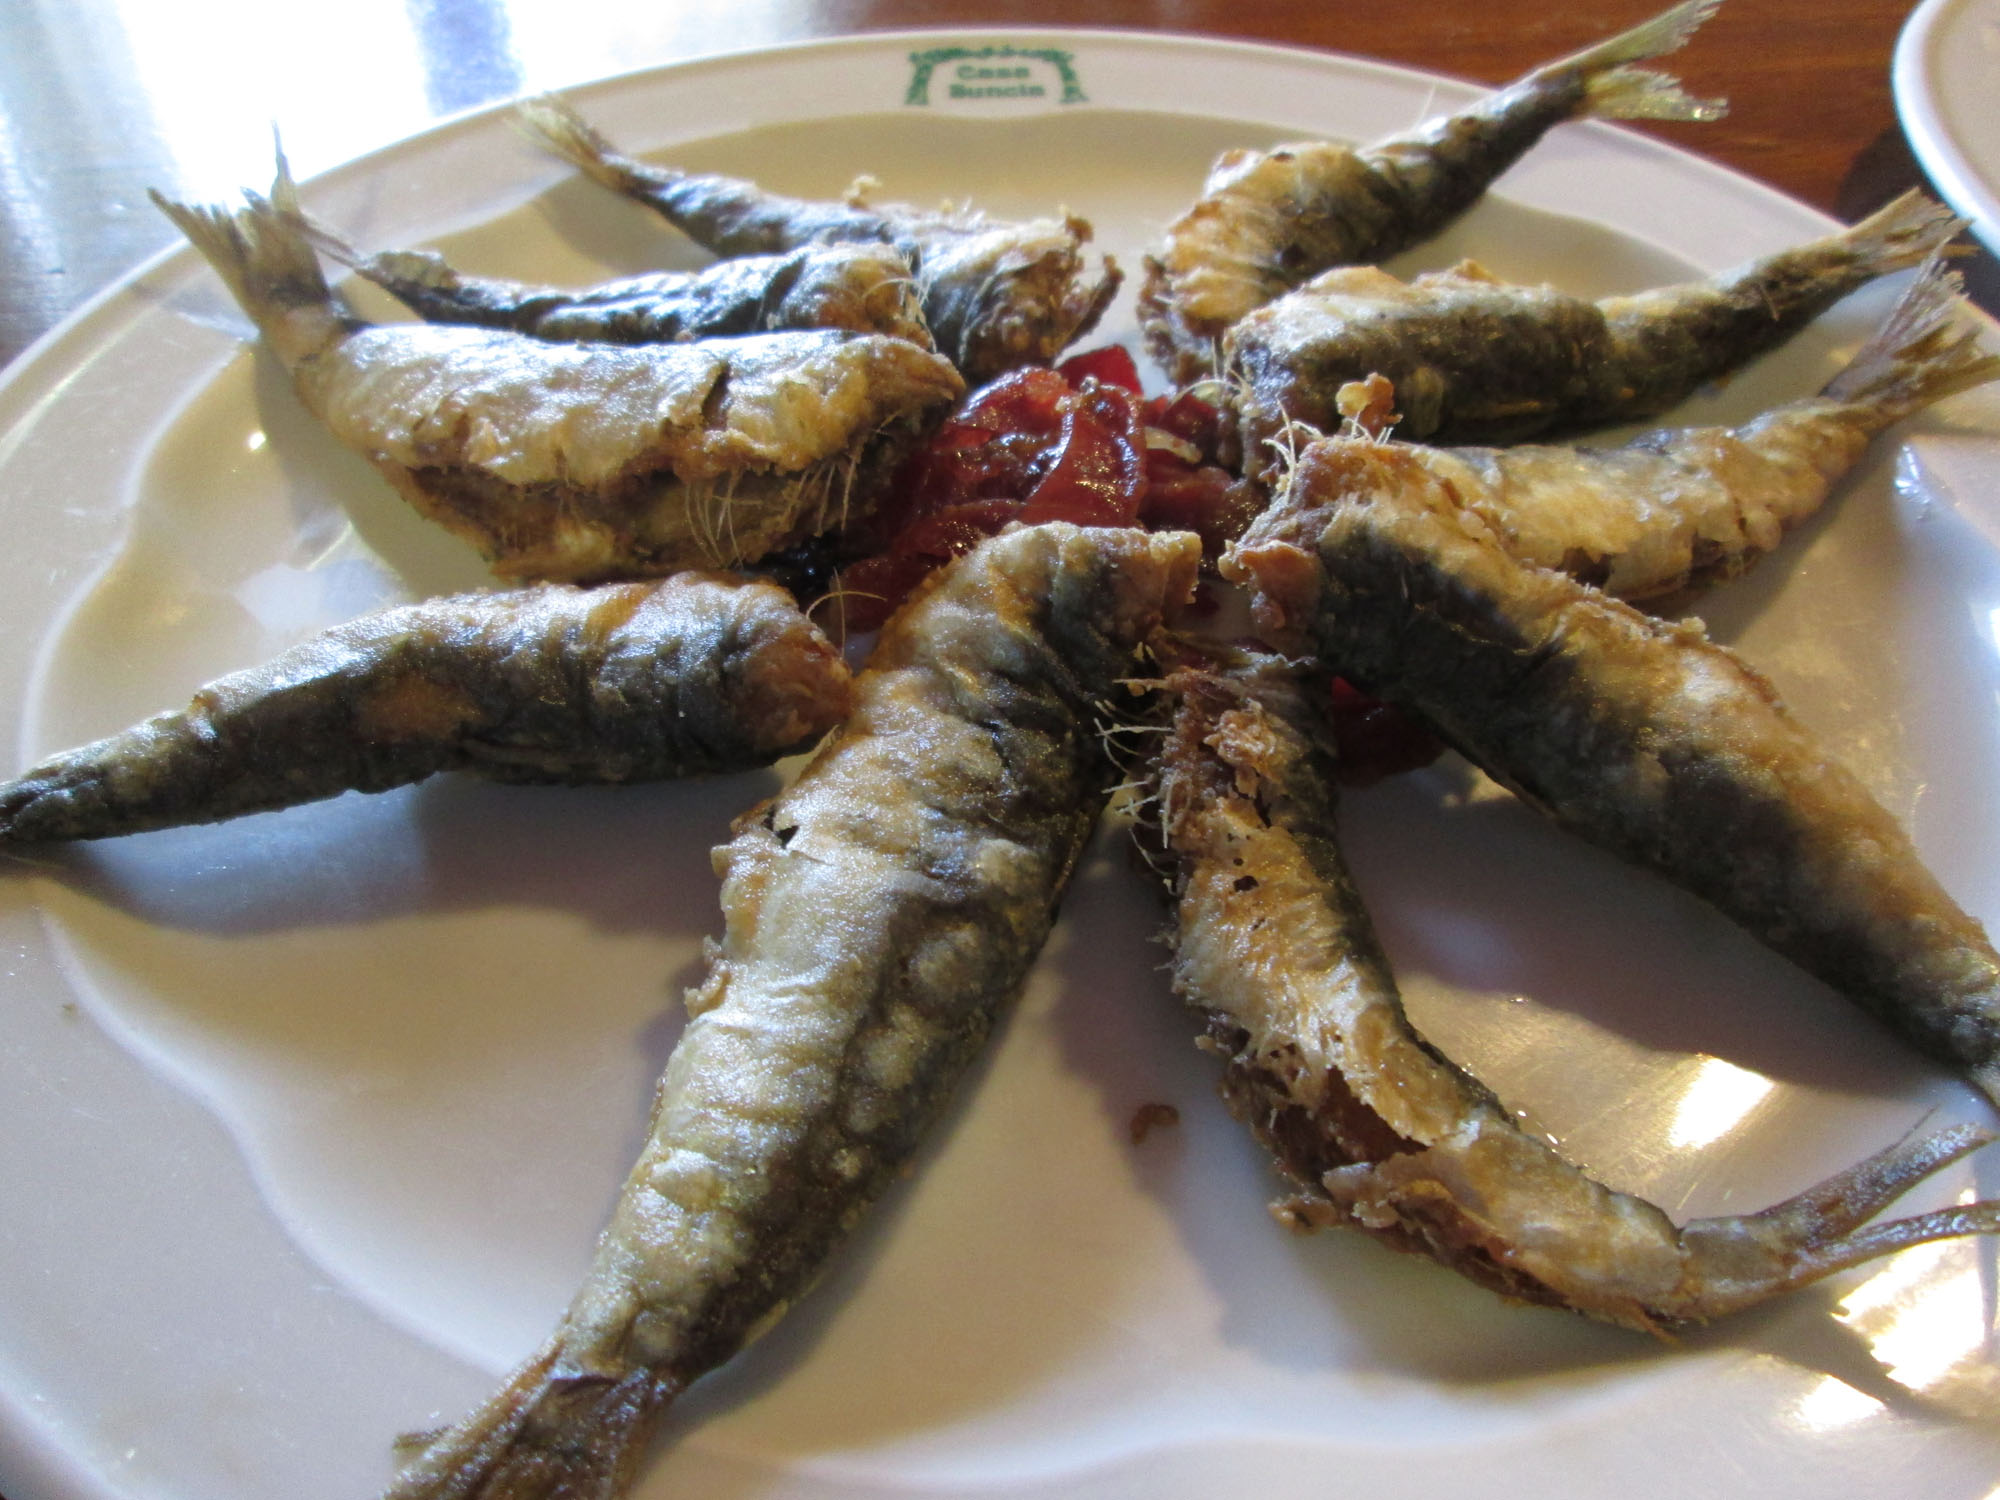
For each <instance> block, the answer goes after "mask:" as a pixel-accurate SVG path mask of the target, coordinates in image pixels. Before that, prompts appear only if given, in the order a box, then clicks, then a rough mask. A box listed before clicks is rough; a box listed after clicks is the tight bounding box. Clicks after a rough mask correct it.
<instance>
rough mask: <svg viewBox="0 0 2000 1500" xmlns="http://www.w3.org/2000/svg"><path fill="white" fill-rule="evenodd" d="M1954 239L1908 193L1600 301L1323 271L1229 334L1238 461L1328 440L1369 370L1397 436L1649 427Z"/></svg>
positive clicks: (1487, 282)
mask: <svg viewBox="0 0 2000 1500" xmlns="http://www.w3.org/2000/svg"><path fill="white" fill-rule="evenodd" d="M1963 227H1964V226H1963V221H1961V220H1959V219H1957V218H1955V217H1953V216H1952V215H1951V213H1950V212H1949V211H1948V210H1946V209H1944V208H1943V207H1941V206H1939V205H1938V204H1936V203H1934V202H1932V201H1931V200H1930V199H1928V198H1925V197H1924V196H1923V195H1922V194H1921V193H1917V192H1914V191H1913V192H1911V193H1908V194H1905V195H1904V196H1903V197H1901V198H1899V199H1897V200H1895V201H1894V202H1892V203H1890V204H1888V205H1887V206H1886V207H1884V208H1882V209H1880V210H1879V211H1878V212H1876V213H1875V214H1873V215H1871V216H1870V217H1869V218H1867V219H1865V220H1863V221H1862V222H1861V223H1859V224H1856V225H1853V226H1852V227H1851V228H1848V229H1845V230H1843V231H1841V232H1839V233H1838V234H1833V235H1828V236H1826V237H1825V238H1823V239H1819V240H1814V241H1810V242H1808V243H1806V244H1803V245H1799V246H1795V247H1794V248H1792V249H1790V250H1787V251H1781V252H1779V253H1778V254H1776V255H1771V256H1766V257H1763V258H1761V259H1759V260H1755V261H1752V262H1750V263H1748V264H1746V265H1743V266H1739V267H1737V268H1736V269H1734V270H1732V271H1726V272H1723V273H1721V274H1720V275H1717V276H1715V277H1711V278H1709V279H1707V280H1703V281H1692V282H1686V283H1683V284H1680V285H1677V286H1671V287H1664V288H1659V289H1656V290H1654V291H1650V292H1646V293H1642V294H1639V295H1636V296H1628V297H1612V298H1606V299H1604V300H1602V301H1600V302H1589V301H1585V300H1583V299H1581V298H1576V297H1571V296H1568V295H1567V294H1565V293H1562V292H1559V291H1557V290H1556V289H1555V288H1553V287H1547V286H1539V287H1531V286H1515V285H1512V284H1509V283H1506V282H1502V281H1499V280H1497V279H1495V278H1494V277H1492V276H1491V275H1489V274H1488V273H1487V272H1485V271H1484V270H1483V269H1481V268H1480V267H1478V266H1476V265H1474V264H1472V263H1471V262H1465V263H1463V264H1461V265H1459V266H1457V267H1455V268H1453V269H1452V270H1449V271H1442V272H1436V273H1432V274H1430V275H1425V276H1419V277H1417V278H1416V279H1415V280H1413V281H1409V282H1404V281H1400V280H1398V279H1397V278H1396V277H1393V276H1391V275H1389V274H1388V273H1387V272H1385V271H1381V270H1377V269H1374V268H1372V267H1350V268H1345V269H1341V270H1335V271H1329V272H1327V273H1326V274H1325V275H1323V276H1320V277H1318V278H1316V279H1315V280H1313V281H1310V282H1308V283H1306V285H1304V286H1302V287H1300V288H1299V289H1298V290H1297V291H1295V292H1292V293H1289V294H1288V295H1286V296H1284V297H1281V298H1279V299H1278V300H1277V301H1275V302H1272V303H1270V304H1269V305H1267V306H1265V307H1262V308H1259V309H1258V310H1257V311H1256V312H1253V313H1251V314H1249V315H1248V316H1246V317H1245V318H1244V319H1242V321H1240V322H1239V323H1237V324H1236V326H1235V327H1234V328H1233V329H1232V330H1231V331H1230V333H1229V335H1228V338H1227V340H1226V342H1225V363H1226V365H1227V367H1228V369H1229V371H1230V378H1231V381H1232V384H1233V385H1234V386H1235V387H1236V388H1237V390H1238V392H1239V396H1238V401H1237V407H1238V422H1239V427H1240V429H1241V438H1242V445H1243V453H1244V455H1245V463H1246V466H1249V467H1254V468H1257V469H1259V470H1262V471H1264V472H1268V471H1269V469H1270V467H1271V464H1272V462H1273V457H1272V444H1273V442H1274V441H1276V440H1279V439H1280V438H1281V435H1282V433H1283V431H1284V429H1285V428H1286V426H1287V425H1288V424H1290V423H1299V424H1303V425H1304V426H1307V427H1311V428H1315V429H1317V430H1318V431H1321V432H1332V431H1336V430H1338V428H1339V426H1340V413H1339V409H1338V405H1337V401H1338V395H1339V391H1340V388H1341V387H1342V386H1343V385H1346V384H1348V383H1349V382H1351V381H1357V380H1365V379H1366V378H1367V377H1369V376H1370V375H1376V374H1379V375H1382V376H1385V377H1387V378H1388V379H1389V380H1390V381H1391V382H1393V383H1394V385H1395V387H1396V395H1397V404H1398V406H1399V408H1400V410H1401V418H1402V419H1401V423H1400V425H1399V427H1398V432H1399V434H1400V435H1401V436H1403V437H1406V438H1413V439H1434V440H1436V441H1439V442H1449V443H1492V442H1501V443H1505V442H1514V441H1518V440H1520V439H1523V438H1528V437H1534V436H1537V435H1540V434H1545V433H1554V432H1559V431H1579V430H1583V429H1587V428H1590V427H1599V426H1605V425H1608V424H1612V423H1617V422H1626V421H1638V420H1642V419H1644V418H1647V417H1653V416H1657V415H1659V414H1660V413H1662V412H1664V411H1666V410H1667V409H1668V408H1669V407H1671V406H1673V405H1674V404H1675V403H1676V402H1678V401H1680V400H1682V399H1684V398H1685V397H1687V396H1689V395H1691V394H1692V393H1693V392H1694V391H1696V390H1698V389H1699V388H1700V387H1701V386H1702V385H1704V384H1706V383H1708V382H1709V381H1712V380H1715V379H1718V378H1720V377H1721V376H1723V375H1726V374H1728V373H1729V372H1730V371H1732V370H1735V369H1738V368H1740V367H1741V366H1743V365H1744V364H1746V363H1748V362H1749V361H1750V360H1752V359H1754V358H1756V357H1757V356H1759V355H1762V354H1765V353H1768V352H1769V351H1770V350H1772V349H1774V348H1776V347H1777V346H1778V345H1779V344H1781V343H1783V342H1784V341H1785V340H1786V339H1788V338H1790V337H1791V336H1792V335H1793V334H1795V333H1797V332H1798V331H1799V330H1800V329H1802V328H1803V327H1805V326H1806V324H1807V323H1809V322H1810V321H1811V320H1812V319H1813V318H1815V317H1817V316H1818V315H1819V314H1820V313H1821V312H1823V311H1825V310H1826V309H1827V308H1828V307H1831V306H1832V305H1833V304H1834V303H1835V302H1837V301H1839V300H1840V299H1841V298H1842V297H1844V296H1846V295H1847V294H1848V293H1849V292H1852V291H1854V290H1855V289H1856V288H1857V287H1860V286H1862V285H1864V284H1865V283H1867V282H1868V281H1871V280H1873V279H1874V278H1876V277H1878V276H1883V275H1887V274H1889V273H1891V272H1895V271H1900V270H1904V269H1907V268H1909V267H1912V266H1917V265H1921V264H1922V263H1923V262H1924V261H1925V260H1927V259H1928V258H1929V257H1930V256H1931V255H1932V254H1933V253H1935V252H1936V251H1937V250H1938V248H1939V247H1940V246H1942V245H1943V244H1944V243H1945V242H1946V241H1947V240H1949V239H1951V238H1952V236H1953V235H1955V234H1957V233H1958V231H1959V230H1960V229H1961V228H1963Z"/></svg>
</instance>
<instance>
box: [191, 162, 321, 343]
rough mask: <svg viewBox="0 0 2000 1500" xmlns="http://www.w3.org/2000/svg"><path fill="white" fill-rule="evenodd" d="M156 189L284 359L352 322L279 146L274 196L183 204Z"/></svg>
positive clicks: (196, 245) (245, 195)
mask: <svg viewBox="0 0 2000 1500" xmlns="http://www.w3.org/2000/svg"><path fill="white" fill-rule="evenodd" d="M151 196H152V199H153V202H154V203H155V204H156V205H158V207H159V209H160V211H161V212H162V213H164V214H165V215H166V216H167V217H168V218H169V219H172V220H173V221H174V224H175V225H176V227H178V228H179V229H180V231H181V233H182V234H184V235H186V236H187V237H188V240H189V241H190V242H191V243H192V244H193V245H194V247H195V249H197V250H199V251H200V252H201V253H202V256H203V258H204V259H206V260H207V261H208V263H209V264H210V265H211V266H213V267H214V268H215V271H216V274H217V275H219V276H220V277H221V278H222V280H223V282H224V284H225V285H227V286H228V288H229V291H230V294H231V295H232V296H234V297H235V298H236V301H237V302H238V304H239V305H241V307H242V308H243V310H244V311H245V312H246V313H248V314H249V315H250V318H251V321H252V322H254V323H256V325H257V326H258V328H259V329H261V330H262V331H263V333H264V335H265V336H266V337H267V338H269V339H270V340H271V341H272V343H273V344H275V345H276V346H277V349H278V353H279V355H280V356H281V357H282V358H283V359H284V360H285V363H286V364H287V365H291V364H293V363H295V362H296V360H297V359H298V358H299V357H301V356H302V355H304V354H306V353H309V352H311V351H312V349H314V348H316V347H319V346H320V345H321V344H323V343H325V342H327V341H329V340H330V339H331V338H332V337H334V336H336V335H337V334H338V333H340V332H342V331H343V330H344V329H345V328H347V327H348V326H349V319H348V315H347V312H346V310H345V308H343V307H342V306H341V304H340V302H339V300H338V299H337V298H336V297H335V296H334V294H333V289H332V288H331V287H330V286H328V285H327V281H326V276H325V273H324V272H323V271H321V269H320V264H319V257H318V255H317V254H315V253H314V250H313V247H312V243H311V241H310V240H309V239H308V238H307V236H306V234H305V231H304V228H303V224H304V219H305V214H304V211H303V210H302V209H301V208H300V207H299V199H298V189H297V186H296V184H294V183H293V181H292V174H291V168H290V166H289V165H288V164H287V163H286V161H285V156H284V153H283V152H282V151H280V152H279V153H278V165H277V176H276V180H275V181H274V182H273V183H272V185H271V196H270V197H269V198H264V197H261V196H260V195H258V194H256V193H252V192H246V193H244V195H243V199H244V207H243V208H242V209H240V210H236V211H234V212H232V211H231V210H229V209H227V208H223V207H220V206H219V205H214V204H189V203H180V202H177V201H175V200H174V199H172V198H169V197H167V196H166V195H165V194H163V193H161V192H159V191H157V190H154V191H153V192H152V194H151Z"/></svg>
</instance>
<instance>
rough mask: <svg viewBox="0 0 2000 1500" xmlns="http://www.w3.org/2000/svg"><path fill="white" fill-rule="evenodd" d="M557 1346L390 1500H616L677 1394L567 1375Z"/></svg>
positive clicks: (648, 1381)
mask: <svg viewBox="0 0 2000 1500" xmlns="http://www.w3.org/2000/svg"><path fill="white" fill-rule="evenodd" d="M562 1362H563V1347H562V1344H561V1341H560V1339H559V1338H558V1339H554V1340H551V1341H550V1342H549V1343H548V1344H546V1345H544V1346H543V1347H542V1349H541V1350H540V1351H538V1352H537V1353H536V1354H535V1356H534V1357H533V1358H532V1359H530V1360H529V1361H528V1362H527V1363H526V1364H524V1365H523V1366H521V1368H520V1369H519V1370H517V1371H515V1373H514V1375H513V1377H512V1378H511V1379H510V1380H509V1381H508V1382H507V1384H506V1385H504V1386H503V1387H501V1389H500V1390H499V1391H498V1392H496V1393H495V1394H494V1395H493V1396H491V1397H489V1398H488V1399H487V1401H486V1402H485V1404H483V1405H482V1406H480V1407H479V1408H478V1409H477V1410H476V1411H474V1412H473V1413H472V1414H471V1415H470V1416H468V1417H466V1418H465V1420H463V1421H462V1422H460V1423H458V1424H457V1425H456V1426H454V1427H452V1428H449V1429H448V1430H446V1431H445V1432H443V1433H440V1434H439V1435H437V1436H436V1437H433V1438H431V1439H430V1440H429V1442H428V1443H426V1444H425V1446H424V1447H423V1449H422V1450H421V1451H420V1452H418V1453H417V1455H416V1456H415V1457H414V1458H412V1459H411V1460H410V1461H409V1462H408V1463H407V1464H406V1465H405V1466H404V1468H403V1469H402V1471H401V1472H400V1473H399V1474H398V1475H397V1476H396V1478H395V1480H394V1481H393V1482H392V1483H391V1484H390V1486H389V1488H388V1489H387V1490H386V1491H384V1493H383V1497H382V1500H613V1497H614V1496H617V1495H619V1494H621V1493H622V1492H623V1491H624V1489H625V1488H626V1482H627V1481H628V1480H629V1479H630V1478H631V1475H632V1470H633V1468H634V1467H635V1466H636V1465H637V1463H638V1460H639V1458H640V1456H641V1455H642V1454H643V1453H644V1451H645V1447H646V1441H647V1439H648V1438H649V1437H650V1436H651V1433H652V1430H653V1425H654V1422H655V1421H656V1419H657V1418H658V1417H659V1415H660V1413H661V1412H662V1411H664V1410H665V1409H666V1406H667V1404H668V1402H669V1401H671V1400H672V1399H673V1397H674V1396H675V1395H676V1394H677V1391H678V1388H677V1387H676V1386H674V1385H672V1384H671V1383H669V1382H667V1381H664V1380H662V1379H661V1377H659V1376H657V1375H654V1374H651V1373H649V1372H647V1371H644V1370H636V1371H630V1372H627V1373H626V1374H624V1375H594V1374H583V1373H580V1372H577V1371H574V1370H572V1371H569V1372H567V1373H565V1372H563V1371H562V1369H561V1365H562Z"/></svg>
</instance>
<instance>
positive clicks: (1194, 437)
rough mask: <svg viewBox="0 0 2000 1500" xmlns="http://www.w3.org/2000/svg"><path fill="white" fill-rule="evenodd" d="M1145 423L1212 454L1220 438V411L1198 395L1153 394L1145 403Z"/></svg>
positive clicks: (1187, 393)
mask: <svg viewBox="0 0 2000 1500" xmlns="http://www.w3.org/2000/svg"><path fill="white" fill-rule="evenodd" d="M1146 425H1147V426H1148V427H1157V428H1159V429H1160V430H1161V431H1162V432H1171V433H1172V434H1173V435H1174V436H1175V437H1177V438H1179V439H1180V440H1181V441H1182V442H1184V443H1193V444H1194V445H1195V447H1197V448H1199V449H1201V451H1202V452H1203V453H1206V454H1209V455H1210V456H1213V455H1214V453H1215V449H1216V445H1217V444H1218V443H1219V442H1220V441H1221V437H1222V414H1221V413H1220V412H1219V411H1217V410H1216V409H1215V408H1214V407H1213V406H1211V405H1209V404H1208V403H1207V402H1206V401H1204V400H1202V399H1201V397H1199V396H1197V395H1195V394H1193V393H1192V392H1190V391H1183V392H1181V393H1180V394H1179V395H1178V396H1174V397H1172V398H1171V399H1170V398H1168V397H1166V396H1155V397H1154V398H1153V399H1152V400H1151V401H1149V402H1147V403H1146Z"/></svg>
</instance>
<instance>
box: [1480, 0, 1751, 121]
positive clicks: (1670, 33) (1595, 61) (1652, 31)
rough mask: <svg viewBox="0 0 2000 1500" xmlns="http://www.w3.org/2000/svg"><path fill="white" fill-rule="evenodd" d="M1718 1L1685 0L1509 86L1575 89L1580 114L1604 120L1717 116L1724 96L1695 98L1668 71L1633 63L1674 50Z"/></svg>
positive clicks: (1721, 112) (1723, 107)
mask: <svg viewBox="0 0 2000 1500" xmlns="http://www.w3.org/2000/svg"><path fill="white" fill-rule="evenodd" d="M1721 4H1722V0H1685V3H1683V4H1680V5H1676V6H1674V7H1673V8H1672V9H1670V10H1665V11H1662V12H1661V13H1660V14H1659V15H1657V16H1654V17H1653V18H1652V19H1651V20H1649V21H1641V22H1640V23H1639V24H1638V25H1637V26H1634V27H1633V28H1632V29H1631V30H1630V31H1625V32H1621V33H1619V34H1618V35H1617V36H1614V37H1611V38H1610V39H1609V40H1607V41H1602V42H1599V43H1598V44H1597V45H1596V46H1594V47H1586V48H1585V49H1584V50H1583V51H1581V52H1578V53H1576V54H1574V55H1573V56H1570V57H1566V58H1561V59H1558V60H1557V61H1555V62H1552V63H1548V64H1546V65H1544V66H1543V67H1540V68H1537V69H1536V70H1535V71H1534V72H1533V73H1530V74H1529V75H1528V76H1527V77H1526V78H1524V79H1523V80H1521V82H1520V83H1519V84H1516V85H1514V87H1515V88H1525V87H1526V86H1529V85H1533V84H1537V83H1539V84H1540V85H1541V86H1542V87H1544V88H1547V89H1558V88H1565V87H1567V88H1577V89H1580V90H1581V92H1582V94H1583V106H1582V109H1581V111H1580V113H1583V114H1587V115H1594V116H1596V117H1598V118H1600V119H1606V120H1703V121H1706V120H1719V119H1721V118H1722V117H1723V115H1725V114H1727V113H1728V112H1729V106H1728V104H1727V102H1725V101H1724V100H1721V99H1697V98H1695V97H1694V96H1693V95H1691V94H1689V93H1688V92H1687V91H1686V90H1685V89H1684V88H1682V87H1681V83H1680V80H1679V79H1677V78H1675V77H1673V76H1672V75H1671V74H1667V73H1661V72H1658V71H1656V70H1653V69H1649V68H1635V67H1633V66H1632V64H1633V63H1637V62H1644V61H1646V60H1648V59H1650V58H1655V57H1665V56H1666V55H1667V54H1668V53H1670V52H1678V51H1679V50H1680V49H1681V48H1683V47H1685V46H1686V45H1687V44H1688V42H1689V40H1690V39H1691V38H1692V37H1693V36H1694V34H1695V32H1697V31H1698V30H1700V29H1701V27H1702V26H1703V25H1704V24H1706V22H1707V21H1708V18H1709V17H1710V16H1712V15H1714V14H1715V12H1716V10H1717V9H1718V8H1720V6H1721Z"/></svg>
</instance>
